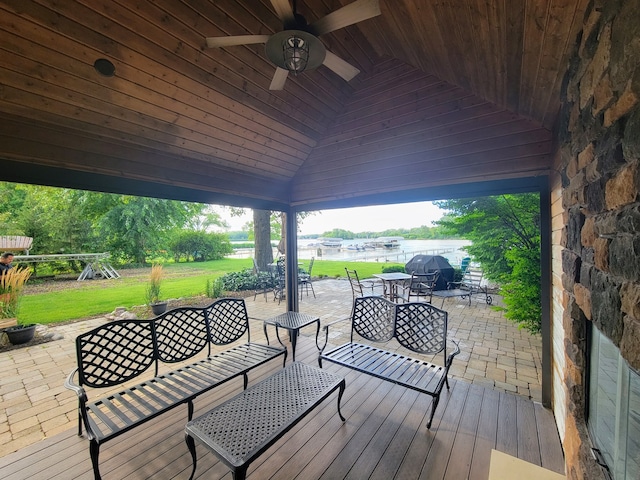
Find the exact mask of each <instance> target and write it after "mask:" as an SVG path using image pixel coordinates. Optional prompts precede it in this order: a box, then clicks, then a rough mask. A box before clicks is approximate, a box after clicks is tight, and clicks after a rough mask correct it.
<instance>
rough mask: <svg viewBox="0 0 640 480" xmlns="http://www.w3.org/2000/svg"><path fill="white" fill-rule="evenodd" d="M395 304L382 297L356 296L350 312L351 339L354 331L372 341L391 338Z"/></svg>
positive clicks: (386, 340) (384, 340) (383, 340)
mask: <svg viewBox="0 0 640 480" xmlns="http://www.w3.org/2000/svg"><path fill="white" fill-rule="evenodd" d="M395 307H396V304H395V303H393V302H390V301H389V300H387V299H386V298H383V297H356V298H355V299H354V300H353V311H352V313H351V322H352V323H351V326H352V328H351V341H352V342H353V332H354V331H355V332H356V333H357V334H358V335H360V336H361V337H362V338H366V339H367V340H369V341H372V342H388V341H389V340H391V339H392V338H393V334H394V325H393V324H394V319H395Z"/></svg>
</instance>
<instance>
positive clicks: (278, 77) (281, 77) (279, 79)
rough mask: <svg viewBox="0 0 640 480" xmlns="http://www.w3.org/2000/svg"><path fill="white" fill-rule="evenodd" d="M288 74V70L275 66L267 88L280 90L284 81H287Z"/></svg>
mask: <svg viewBox="0 0 640 480" xmlns="http://www.w3.org/2000/svg"><path fill="white" fill-rule="evenodd" d="M288 75H289V70H285V69H284V68H280V67H276V73H274V74H273V79H272V80H271V85H269V90H282V89H283V88H284V82H286V81H287V76H288Z"/></svg>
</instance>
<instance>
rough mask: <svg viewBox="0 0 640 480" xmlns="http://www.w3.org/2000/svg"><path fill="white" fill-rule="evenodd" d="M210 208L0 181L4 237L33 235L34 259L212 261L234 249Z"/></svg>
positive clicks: (142, 262)
mask: <svg viewBox="0 0 640 480" xmlns="http://www.w3.org/2000/svg"><path fill="white" fill-rule="evenodd" d="M212 225H222V222H221V220H220V217H219V215H218V214H216V213H215V212H212V211H211V210H210V207H209V206H208V205H204V204H200V203H190V202H180V201H176V200H161V199H157V198H148V197H135V196H131V195H118V194H110V193H99V192H89V191H83V190H72V189H66V188H54V187H43V186H37V185H24V184H15V183H7V182H0V228H1V231H2V234H3V235H22V236H27V237H33V246H32V248H31V250H30V252H29V253H30V254H32V255H51V254H64V253H67V254H72V253H101V252H109V253H110V254H111V258H112V260H113V261H114V263H117V264H133V265H145V264H147V263H148V262H149V261H153V260H154V259H162V258H173V259H174V260H175V261H181V260H186V261H189V260H215V259H217V258H223V257H224V255H226V254H228V253H230V252H231V251H232V248H231V244H230V243H229V239H228V237H227V236H226V235H225V234H220V233H210V232H208V231H207V228H208V227H210V226H212Z"/></svg>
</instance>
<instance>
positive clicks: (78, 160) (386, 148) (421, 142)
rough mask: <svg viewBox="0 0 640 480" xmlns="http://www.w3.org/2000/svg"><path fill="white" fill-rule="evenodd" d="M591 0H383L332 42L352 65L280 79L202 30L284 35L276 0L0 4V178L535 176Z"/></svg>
mask: <svg viewBox="0 0 640 480" xmlns="http://www.w3.org/2000/svg"><path fill="white" fill-rule="evenodd" d="M348 3H350V0H299V1H298V2H297V10H298V12H299V13H301V14H302V15H304V17H305V18H306V19H307V21H308V22H310V23H311V22H312V21H314V20H316V19H319V18H321V17H323V16H325V15H326V14H328V13H330V12H332V11H334V10H337V9H338V8H340V7H342V6H343V5H346V4H348ZM587 4H588V1H587V0H574V1H569V0H522V1H505V0H502V1H492V0H485V1H483V0H446V1H442V0H381V1H380V8H381V12H382V13H381V15H380V16H378V17H375V18H373V19H369V20H365V21H363V22H361V23H358V24H356V25H352V26H348V27H345V28H342V29H339V30H336V31H334V32H332V33H329V34H325V35H322V36H321V37H320V38H321V40H322V41H323V43H324V44H325V46H326V47H327V49H328V50H329V51H331V52H332V53H334V54H336V55H338V56H339V57H340V58H342V59H344V60H346V61H348V62H349V63H350V64H352V65H354V66H355V67H357V68H358V69H359V70H360V71H361V73H360V74H359V75H357V76H356V77H355V78H354V79H353V80H351V81H350V82H348V83H347V82H346V81H344V80H343V79H342V78H340V77H339V76H337V75H336V74H335V73H333V72H332V71H331V70H329V69H328V68H327V67H325V66H321V67H319V68H318V69H316V70H314V71H309V72H303V73H302V74H301V75H299V76H297V77H296V76H294V75H292V74H290V75H289V78H288V79H287V81H286V83H285V87H284V89H283V90H282V91H270V90H269V84H270V82H271V79H272V77H273V73H274V71H275V67H274V65H273V64H271V63H270V62H269V60H268V59H267V58H266V56H265V52H264V45H260V44H258V45H246V46H233V47H225V48H215V49H211V48H206V44H205V37H215V36H226V35H257V34H260V35H265V34H266V35H271V34H273V33H275V32H279V31H281V30H282V22H281V20H280V19H279V18H278V16H277V14H276V11H275V9H274V7H273V5H272V4H271V1H270V0H240V1H235V0H183V1H178V0H153V1H152V0H66V1H64V2H59V1H55V0H0V35H1V38H2V41H1V42H0V88H1V89H0V112H1V113H2V115H1V119H0V125H1V128H0V164H2V165H4V167H3V169H2V172H3V173H2V177H1V178H2V179H3V180H9V181H21V182H27V183H44V184H50V185H59V186H68V187H74V188H89V189H95V190H105V191H114V192H126V193H133V194H147V195H154V196H161V197H167V198H181V199H185V200H195V201H204V202H209V203H226V204H234V205H241V206H249V207H255V208H273V209H277V208H286V207H287V206H289V205H295V206H297V207H298V208H302V207H304V206H305V205H307V206H310V205H314V204H319V203H321V202H336V205H338V204H339V203H340V202H341V201H343V200H344V199H345V198H350V199H352V201H353V199H357V198H358V197H362V198H364V196H367V197H366V198H368V200H367V202H371V198H373V197H375V195H376V194H382V193H387V194H389V193H393V192H401V191H403V190H407V189H428V188H429V187H433V186H443V185H451V184H465V183H468V182H482V181H486V180H498V179H508V178H519V177H532V176H535V175H539V174H543V173H545V172H547V171H548V168H549V165H550V154H551V149H552V134H551V130H552V127H553V125H554V122H555V121H556V118H557V114H558V109H559V99H560V88H561V83H562V79H563V76H564V73H565V71H566V66H567V58H568V55H569V53H570V52H571V51H572V49H573V48H574V45H575V43H576V35H577V34H578V32H579V31H580V29H581V28H582V21H583V17H584V13H585V9H586V6H587ZM98 58H106V59H108V60H110V61H111V62H112V63H113V64H114V65H115V69H116V70H115V75H114V76H112V77H105V76H102V75H100V74H98V73H97V72H96V70H95V69H94V67H93V64H94V61H95V60H96V59H98ZM425 195H426V196H428V194H425ZM372 196H373V197H372ZM356 201H357V200H356Z"/></svg>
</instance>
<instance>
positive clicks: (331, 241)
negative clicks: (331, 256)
mask: <svg viewBox="0 0 640 480" xmlns="http://www.w3.org/2000/svg"><path fill="white" fill-rule="evenodd" d="M318 241H319V242H320V244H321V245H322V246H323V247H325V248H340V247H342V239H341V238H331V237H325V238H319V239H318Z"/></svg>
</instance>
